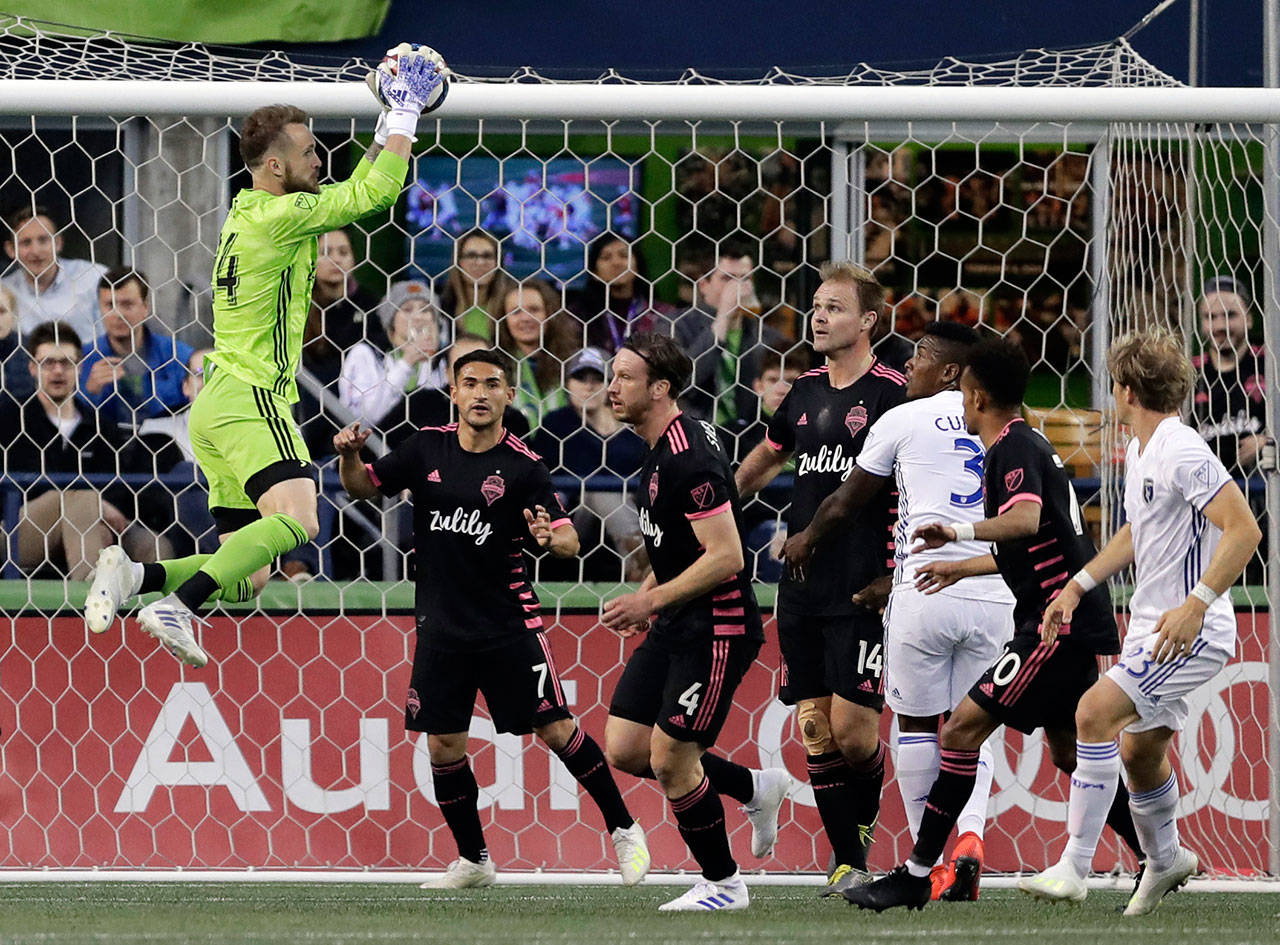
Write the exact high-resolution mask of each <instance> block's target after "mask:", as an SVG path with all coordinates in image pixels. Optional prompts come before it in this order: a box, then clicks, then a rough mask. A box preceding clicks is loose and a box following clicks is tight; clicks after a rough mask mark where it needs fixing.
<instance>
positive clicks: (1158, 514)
mask: <svg viewBox="0 0 1280 945" xmlns="http://www.w3.org/2000/svg"><path fill="white" fill-rule="evenodd" d="M1107 366H1108V368H1109V369H1110V371H1111V378H1112V382H1113V384H1114V387H1113V392H1114V396H1115V401H1116V414H1117V419H1118V420H1119V421H1120V422H1121V423H1124V424H1127V425H1128V426H1129V428H1130V429H1131V430H1132V431H1133V432H1134V434H1135V436H1134V439H1133V440H1132V442H1131V443H1130V444H1129V450H1128V453H1127V456H1126V466H1125V469H1126V478H1125V490H1124V508H1125V514H1126V516H1127V517H1128V523H1127V524H1126V525H1125V526H1124V527H1123V528H1121V529H1120V530H1119V531H1118V532H1117V533H1116V534H1115V536H1114V537H1113V538H1112V539H1111V541H1109V542H1108V543H1107V546H1106V547H1105V548H1103V549H1102V551H1100V552H1099V553H1098V555H1097V557H1095V558H1094V559H1093V560H1092V561H1090V562H1089V563H1088V564H1087V565H1086V566H1085V567H1084V568H1083V569H1081V570H1080V571H1079V572H1078V573H1077V574H1076V576H1075V577H1074V578H1072V579H1071V580H1070V581H1069V582H1068V583H1067V585H1066V586H1065V587H1064V588H1063V590H1062V593H1061V594H1060V595H1059V596H1058V598H1057V599H1056V600H1054V601H1053V602H1052V603H1051V604H1050V605H1049V607H1048V609H1047V610H1046V611H1045V614H1044V623H1043V626H1042V630H1041V633H1042V636H1043V638H1044V639H1045V640H1052V639H1053V637H1054V636H1055V635H1056V634H1057V632H1058V629H1059V628H1060V627H1062V626H1063V625H1064V624H1067V623H1069V622H1070V620H1071V615H1072V612H1073V610H1074V608H1075V605H1076V604H1077V602H1078V601H1079V600H1080V596H1081V595H1082V594H1083V593H1086V592H1087V591H1088V590H1090V589H1091V588H1092V587H1094V586H1095V585H1097V584H1098V583H1100V582H1103V581H1106V580H1107V579H1108V578H1110V577H1111V576H1112V575H1113V574H1116V573H1118V572H1120V571H1121V570H1123V569H1124V568H1126V567H1128V566H1129V565H1130V564H1131V563H1132V564H1133V565H1135V568H1136V575H1137V579H1136V585H1135V587H1134V593H1133V600H1132V601H1131V603H1130V605H1129V615H1130V620H1129V630H1128V633H1127V634H1126V635H1125V640H1124V649H1123V652H1122V654H1121V656H1120V659H1119V661H1118V662H1117V663H1116V665H1115V666H1114V667H1112V669H1111V670H1110V671H1108V673H1107V674H1106V675H1105V676H1104V677H1102V678H1101V679H1099V680H1098V681H1097V682H1096V683H1095V684H1094V685H1093V687H1092V688H1091V689H1090V690H1089V691H1088V692H1086V693H1085V695H1084V697H1083V698H1082V699H1081V700H1080V705H1079V708H1078V709H1077V711H1076V729H1077V733H1078V734H1077V738H1078V739H1079V742H1078V744H1077V757H1078V759H1079V761H1078V763H1077V765H1076V770H1075V774H1074V776H1073V777H1072V779H1071V799H1070V804H1069V808H1068V814H1067V827H1068V831H1069V833H1070V839H1068V841H1067V847H1066V850H1065V851H1064V852H1063V855H1062V859H1061V860H1059V861H1058V863H1057V864H1055V865H1054V866H1052V867H1050V868H1049V869H1047V870H1045V872H1043V873H1041V874H1040V875H1039V876H1036V877H1032V878H1029V879H1026V880H1023V881H1022V882H1020V883H1019V888H1020V889H1022V890H1023V891H1024V892H1027V893H1030V894H1031V895H1033V896H1036V897H1037V898H1040V899H1051V900H1070V901H1075V902H1079V901H1080V900H1082V899H1084V898H1085V895H1086V893H1087V887H1086V886H1085V877H1086V876H1087V875H1088V871H1089V867H1090V864H1091V863H1092V861H1093V854H1094V850H1095V849H1096V847H1097V845H1098V836H1099V834H1100V833H1101V831H1102V823H1103V820H1104V818H1105V816H1106V812H1107V809H1108V808H1109V807H1110V806H1111V799H1112V797H1113V796H1114V795H1115V792H1116V784H1117V781H1118V780H1119V776H1120V763H1121V760H1122V759H1123V762H1124V768H1125V773H1126V774H1127V776H1128V782H1129V792H1130V795H1129V806H1130V809H1131V810H1132V811H1133V822H1134V825H1135V826H1136V827H1137V830H1138V835H1139V837H1140V838H1141V840H1142V849H1143V850H1144V851H1146V853H1147V857H1148V859H1147V868H1146V871H1145V872H1144V873H1143V875H1142V879H1141V881H1140V882H1139V884H1138V889H1137V891H1136V892H1134V894H1133V897H1132V898H1131V899H1130V900H1129V904H1128V906H1127V907H1126V908H1125V915H1145V914H1146V913H1148V912H1151V911H1152V910H1153V909H1155V908H1156V906H1158V905H1159V904H1160V900H1161V899H1162V898H1163V897H1164V896H1165V895H1166V894H1167V893H1169V892H1172V891H1173V890H1175V889H1177V888H1178V887H1179V886H1181V885H1182V884H1183V883H1185V882H1186V881H1187V879H1188V878H1190V877H1191V876H1192V875H1194V874H1195V873H1196V872H1197V871H1198V869H1199V861H1198V859H1197V857H1196V855H1195V854H1194V853H1192V852H1191V851H1190V850H1188V849H1186V848H1184V847H1182V846H1181V844H1180V843H1179V841H1178V821H1177V816H1176V812H1177V806H1178V783H1177V779H1176V777H1175V776H1174V774H1173V769H1172V767H1171V766H1170V764H1169V747H1170V743H1171V742H1172V740H1173V735H1174V733H1175V732H1177V731H1179V730H1180V729H1181V728H1182V726H1183V724H1184V723H1185V721H1186V718H1187V697H1188V696H1189V695H1190V694H1191V692H1192V691H1193V690H1195V689H1197V688H1199V687H1200V686H1201V685H1202V684H1203V683H1205V682H1206V681H1208V680H1210V679H1212V678H1213V677H1214V676H1216V675H1217V674H1218V673H1219V672H1220V671H1221V670H1222V667H1223V666H1224V665H1226V663H1227V661H1228V660H1229V659H1230V658H1231V657H1232V655H1233V654H1234V652H1235V645H1236V621H1235V614H1234V612H1233V610H1232V607H1231V602H1230V600H1229V599H1228V598H1227V597H1226V596H1225V595H1226V591H1227V590H1228V589H1229V588H1230V587H1231V585H1232V584H1234V583H1235V582H1236V581H1237V580H1238V579H1239V578H1240V575H1241V574H1242V573H1243V571H1244V567H1245V565H1246V564H1247V563H1248V561H1249V559H1250V558H1251V557H1252V556H1253V553H1254V551H1255V550H1256V549H1257V547H1258V542H1259V541H1261V539H1262V533H1261V532H1260V531H1259V530H1258V523H1257V522H1255V521H1254V519H1253V515H1252V513H1251V512H1250V510H1249V505H1248V503H1247V502H1246V501H1245V498H1244V495H1243V494H1242V493H1241V491H1240V489H1239V487H1238V486H1237V485H1236V484H1235V483H1234V482H1233V481H1232V479H1231V476H1230V475H1229V474H1228V473H1227V471H1226V469H1225V467H1223V465H1222V463H1221V461H1220V460H1219V459H1218V458H1217V456H1216V455H1214V453H1213V451H1212V450H1210V449H1209V447H1208V445H1207V444H1206V443H1205V442H1204V441H1203V440H1202V439H1201V438H1200V436H1199V435H1198V434H1197V433H1196V432H1195V431H1194V430H1192V429H1191V428H1190V427H1187V426H1185V425H1184V424H1183V423H1182V421H1181V420H1180V419H1179V416H1178V411H1179V408H1180V407H1181V406H1182V404H1183V403H1184V402H1185V400H1186V398H1187V395H1188V394H1189V393H1190V391H1191V388H1192V384H1193V383H1194V374H1193V372H1192V370H1191V365H1190V362H1189V361H1188V360H1187V357H1186V355H1185V354H1184V353H1183V347H1182V342H1181V340H1180V339H1178V338H1175V337H1173V336H1172V335H1168V334H1163V333H1154V332H1149V333H1139V334H1133V335H1129V336H1127V337H1125V338H1122V339H1120V340H1119V341H1118V342H1116V344H1115V345H1114V346H1113V347H1112V349H1111V352H1110V354H1109V355H1108V358H1107ZM1121 733H1123V734H1122V744H1121V746H1120V748H1119V749H1118V748H1117V746H1116V742H1115V739H1116V736H1117V735H1118V734H1121Z"/></svg>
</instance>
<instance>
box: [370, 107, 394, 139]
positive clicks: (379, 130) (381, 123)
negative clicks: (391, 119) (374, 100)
mask: <svg viewBox="0 0 1280 945" xmlns="http://www.w3.org/2000/svg"><path fill="white" fill-rule="evenodd" d="M388 137H390V136H389V135H388V134H387V112H386V110H385V109H384V110H383V111H380V112H378V123H377V124H376V125H374V126H373V143H374V144H376V145H379V146H381V147H385V146H386V144H387V138H388Z"/></svg>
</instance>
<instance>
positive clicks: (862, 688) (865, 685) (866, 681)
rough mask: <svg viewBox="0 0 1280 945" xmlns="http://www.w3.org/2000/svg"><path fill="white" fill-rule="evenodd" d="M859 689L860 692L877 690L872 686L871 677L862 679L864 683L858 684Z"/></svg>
mask: <svg viewBox="0 0 1280 945" xmlns="http://www.w3.org/2000/svg"><path fill="white" fill-rule="evenodd" d="M858 691H859V692H875V689H874V688H872V686H871V680H870V679H864V680H862V684H861V685H860V686H858Z"/></svg>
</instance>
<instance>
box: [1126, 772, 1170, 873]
mask: <svg viewBox="0 0 1280 945" xmlns="http://www.w3.org/2000/svg"><path fill="white" fill-rule="evenodd" d="M1129 810H1130V811H1132V812H1133V826H1134V829H1136V830H1137V831H1138V839H1139V840H1140V841H1142V851H1143V852H1144V853H1146V855H1147V864H1148V866H1150V867H1151V868H1152V869H1157V870H1166V869H1168V868H1169V867H1170V866H1172V865H1173V858H1174V856H1175V855H1176V854H1177V852H1178V818H1177V810H1178V777H1177V775H1174V774H1170V775H1169V780H1168V781H1166V782H1165V783H1164V784H1162V785H1160V787H1158V788H1156V789H1155V790H1154V791H1143V792H1142V793H1140V794H1130V795H1129Z"/></svg>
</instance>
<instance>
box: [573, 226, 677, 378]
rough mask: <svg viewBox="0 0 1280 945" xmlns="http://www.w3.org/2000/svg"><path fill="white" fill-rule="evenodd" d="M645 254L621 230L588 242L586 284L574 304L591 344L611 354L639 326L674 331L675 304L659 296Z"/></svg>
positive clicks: (641, 328) (641, 329) (647, 328)
mask: <svg viewBox="0 0 1280 945" xmlns="http://www.w3.org/2000/svg"><path fill="white" fill-rule="evenodd" d="M645 275H646V266H645V261H644V257H643V256H641V255H640V254H639V253H637V252H635V251H634V250H633V248H632V246H631V244H629V243H628V242H627V241H626V240H625V239H623V238H622V237H621V236H618V235H617V234H616V233H602V234H601V235H600V236H597V237H596V238H595V239H594V240H592V241H591V245H590V246H589V247H588V248H587V285H586V287H585V288H584V289H583V290H582V291H581V292H580V293H579V294H578V298H577V300H576V301H575V302H574V304H573V306H572V309H573V312H574V314H576V315H577V316H578V317H579V318H580V319H582V322H583V324H585V325H586V326H587V336H586V338H587V344H589V345H593V346H595V347H597V348H603V349H604V350H605V351H606V352H608V353H609V355H610V356H612V355H613V354H614V353H615V352H616V351H617V350H618V348H619V346H620V345H621V344H622V342H623V341H625V340H626V339H627V338H628V337H630V335H631V334H633V333H634V332H637V331H654V330H657V331H661V332H663V333H664V334H669V333H670V331H671V327H670V325H671V315H672V310H671V307H670V306H669V305H666V304H665V303H663V302H659V301H657V299H655V298H654V295H653V286H651V285H650V284H649V282H648V280H647V279H646V278H645Z"/></svg>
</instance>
